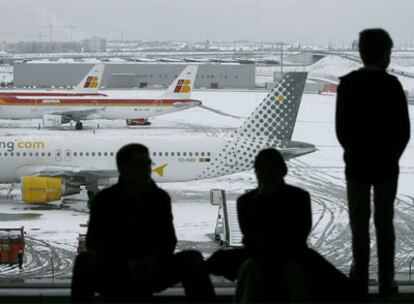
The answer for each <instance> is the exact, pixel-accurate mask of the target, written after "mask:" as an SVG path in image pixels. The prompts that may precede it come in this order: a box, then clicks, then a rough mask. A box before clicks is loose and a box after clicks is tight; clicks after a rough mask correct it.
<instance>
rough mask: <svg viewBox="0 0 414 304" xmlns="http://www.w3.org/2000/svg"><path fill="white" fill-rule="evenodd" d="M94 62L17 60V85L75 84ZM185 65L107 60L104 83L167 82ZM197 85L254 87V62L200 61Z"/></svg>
mask: <svg viewBox="0 0 414 304" xmlns="http://www.w3.org/2000/svg"><path fill="white" fill-rule="evenodd" d="M192 64H194V63H192ZM93 65H94V64H93V63H53V62H51V63H15V64H14V85H15V86H17V87H38V88H49V87H68V86H74V85H76V84H77V83H79V82H80V81H81V80H82V78H83V77H84V75H85V74H86V73H87V72H88V71H89V70H90V69H91V68H92V66H93ZM186 66H187V65H186V64H171V63H135V62H122V63H106V64H105V71H104V75H103V79H102V84H101V85H102V86H103V87H105V88H137V87H138V88H143V87H147V86H148V87H154V86H168V85H170V84H171V82H172V81H173V80H174V79H175V77H177V75H178V74H179V73H180V72H181V71H182V70H183V69H184V68H185V67H186ZM195 87H196V88H243V89H249V88H254V87H255V65H254V64H217V63H200V64H199V69H198V73H197V78H196V81H195Z"/></svg>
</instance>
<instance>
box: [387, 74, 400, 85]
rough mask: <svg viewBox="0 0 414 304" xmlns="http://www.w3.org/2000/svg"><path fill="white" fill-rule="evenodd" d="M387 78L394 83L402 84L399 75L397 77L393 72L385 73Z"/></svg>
mask: <svg viewBox="0 0 414 304" xmlns="http://www.w3.org/2000/svg"><path fill="white" fill-rule="evenodd" d="M385 78H386V79H387V80H388V81H389V82H392V83H393V84H395V85H398V86H400V81H399V80H398V77H396V76H394V75H391V74H388V73H385Z"/></svg>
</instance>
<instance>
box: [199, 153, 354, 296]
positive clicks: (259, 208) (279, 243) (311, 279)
mask: <svg viewBox="0 0 414 304" xmlns="http://www.w3.org/2000/svg"><path fill="white" fill-rule="evenodd" d="M254 169H255V173H256V176H257V180H258V187H257V188H256V189H254V190H252V191H249V192H247V193H245V194H243V195H242V196H240V197H239V198H238V200H237V213H238V219H239V224H240V229H241V232H242V234H243V245H244V246H243V247H242V248H236V249H222V250H218V251H217V252H215V253H214V254H213V255H212V256H211V257H210V258H209V259H208V260H207V265H208V269H209V272H210V273H213V274H215V275H223V276H225V277H226V278H228V279H230V280H235V279H240V280H242V281H243V282H244V283H241V282H238V286H237V291H236V295H240V294H246V293H247V294H249V296H248V299H247V300H246V298H245V299H244V301H253V302H268V301H282V302H288V301H316V302H321V301H329V302H332V301H334V302H337V301H342V300H344V301H350V300H352V299H351V298H350V297H347V296H344V297H343V298H340V297H339V295H344V293H345V290H346V291H349V288H350V285H349V282H348V280H347V278H346V276H345V275H343V274H342V273H341V272H340V271H338V270H337V269H336V268H335V267H334V266H333V265H331V264H330V263H329V262H327V261H326V260H325V259H324V258H323V257H322V256H320V255H319V254H318V253H317V252H315V251H313V250H312V249H310V248H309V247H308V245H307V238H308V235H309V233H310V231H311V228H312V213H311V201H310V196H309V193H308V192H306V191H304V190H302V189H300V188H298V187H294V186H291V185H288V184H286V183H285V181H284V176H285V175H286V174H287V171H288V170H287V167H286V164H285V162H284V160H283V158H282V156H281V154H280V153H279V152H278V151H277V150H275V149H265V150H262V151H260V153H259V154H258V155H257V156H256V159H255V163H254ZM258 268H259V269H258ZM240 273H242V278H240V277H238V275H239V274H240ZM249 274H252V275H253V278H249ZM257 282H262V283H261V284H258V283H257ZM253 285H254V286H253ZM246 288H247V289H250V288H252V289H254V290H256V292H254V291H251V290H240V289H246ZM259 290H260V291H259ZM338 290H339V291H338ZM337 292H338V293H337ZM255 293H256V294H255ZM257 293H260V294H259V295H257ZM298 293H300V294H298ZM239 298H240V297H239ZM242 298H243V297H242Z"/></svg>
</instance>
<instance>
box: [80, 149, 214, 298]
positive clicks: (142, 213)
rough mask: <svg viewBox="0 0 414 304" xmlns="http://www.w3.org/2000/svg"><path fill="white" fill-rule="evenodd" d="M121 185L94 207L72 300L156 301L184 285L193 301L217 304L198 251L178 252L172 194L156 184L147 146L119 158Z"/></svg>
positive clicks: (95, 201)
mask: <svg viewBox="0 0 414 304" xmlns="http://www.w3.org/2000/svg"><path fill="white" fill-rule="evenodd" d="M116 162H117V167H118V170H119V181H118V183H117V184H115V185H113V186H111V187H109V188H106V189H104V190H102V191H101V192H99V193H98V194H97V195H96V196H95V198H94V199H93V201H92V202H91V210H90V219H89V225H88V231H87V235H86V248H87V251H86V252H83V253H81V254H79V255H78V257H77V258H76V261H75V266H74V271H73V279H72V301H73V302H76V303H78V302H79V303H81V302H93V300H94V293H95V292H98V293H99V294H100V295H101V297H102V299H103V300H104V301H105V302H135V301H145V302H147V301H151V300H152V294H153V293H154V292H159V291H162V290H164V289H166V288H168V287H170V286H172V285H174V284H176V283H178V282H182V284H183V287H184V290H185V293H186V298H187V300H188V301H189V302H213V301H214V300H215V295H214V289H213V287H212V285H211V282H210V279H209V277H208V273H207V269H206V266H205V262H204V260H203V257H202V255H201V254H200V253H199V252H198V251H190V250H188V251H182V252H178V253H174V250H175V247H176V243H177V239H176V235H175V230H174V226H173V217H172V213H171V200H170V197H169V195H168V194H167V193H166V192H165V191H164V190H162V189H160V188H158V187H157V185H156V184H155V183H154V182H153V180H152V179H151V159H150V157H149V151H148V149H147V148H146V147H145V146H143V145H141V144H129V145H126V146H124V147H122V148H121V149H120V150H119V151H118V153H117V155H116Z"/></svg>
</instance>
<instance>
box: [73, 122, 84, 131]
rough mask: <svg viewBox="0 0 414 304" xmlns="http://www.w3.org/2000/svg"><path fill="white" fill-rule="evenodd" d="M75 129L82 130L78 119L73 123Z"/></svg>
mask: <svg viewBox="0 0 414 304" xmlns="http://www.w3.org/2000/svg"><path fill="white" fill-rule="evenodd" d="M75 129H76V130H82V129H83V124H82V123H81V122H80V121H78V122H77V123H76V125H75Z"/></svg>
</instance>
